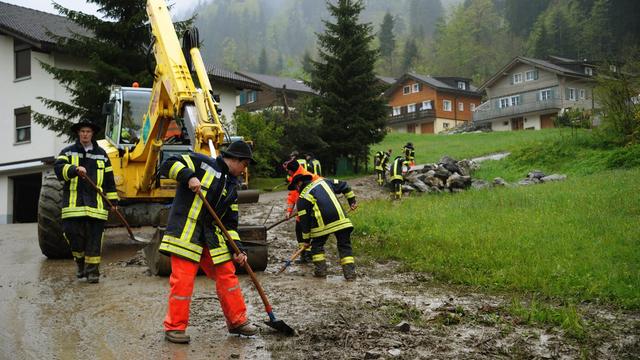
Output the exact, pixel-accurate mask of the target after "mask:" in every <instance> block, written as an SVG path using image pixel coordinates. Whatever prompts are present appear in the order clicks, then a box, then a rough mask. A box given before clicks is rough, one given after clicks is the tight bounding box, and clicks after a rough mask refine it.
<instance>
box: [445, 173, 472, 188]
mask: <svg viewBox="0 0 640 360" xmlns="http://www.w3.org/2000/svg"><path fill="white" fill-rule="evenodd" d="M470 185H471V176H462V175H458V174H457V173H455V174H453V175H451V176H449V178H448V179H447V187H448V188H450V189H466V188H468V187H469V186H470Z"/></svg>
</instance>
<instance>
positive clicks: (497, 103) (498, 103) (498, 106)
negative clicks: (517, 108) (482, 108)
mask: <svg viewBox="0 0 640 360" xmlns="http://www.w3.org/2000/svg"><path fill="white" fill-rule="evenodd" d="M496 109H500V99H496Z"/></svg>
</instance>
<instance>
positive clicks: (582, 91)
mask: <svg viewBox="0 0 640 360" xmlns="http://www.w3.org/2000/svg"><path fill="white" fill-rule="evenodd" d="M586 98H587V90H585V89H580V100H584V99H586Z"/></svg>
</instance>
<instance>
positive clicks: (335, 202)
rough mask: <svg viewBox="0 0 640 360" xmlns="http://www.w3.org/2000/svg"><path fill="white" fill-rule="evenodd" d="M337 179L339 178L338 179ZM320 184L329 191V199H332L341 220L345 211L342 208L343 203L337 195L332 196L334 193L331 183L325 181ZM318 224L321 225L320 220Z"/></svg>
mask: <svg viewBox="0 0 640 360" xmlns="http://www.w3.org/2000/svg"><path fill="white" fill-rule="evenodd" d="M336 181H337V180H336ZM320 186H322V188H323V189H324V191H326V192H327V195H329V199H331V202H332V203H333V206H335V208H336V211H337V212H338V217H339V219H340V220H342V219H344V217H345V216H344V211H343V210H342V205H341V204H340V202H339V201H338V198H337V197H335V196H331V195H332V194H333V189H331V188H330V187H329V185H328V184H327V183H326V182H325V181H323V182H321V183H320ZM318 225H320V222H319V221H318Z"/></svg>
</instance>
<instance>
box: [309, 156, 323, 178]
mask: <svg viewBox="0 0 640 360" xmlns="http://www.w3.org/2000/svg"><path fill="white" fill-rule="evenodd" d="M306 160H307V171H308V172H310V173H312V174H316V175H319V176H322V165H321V164H320V160H318V159H316V158H315V157H314V156H313V154H312V153H308V154H307V156H306Z"/></svg>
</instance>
